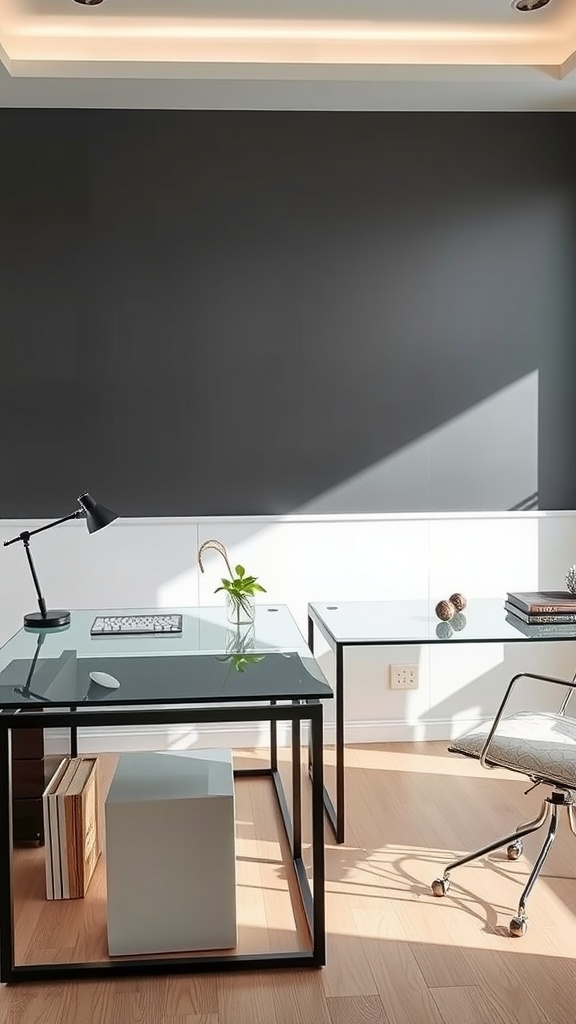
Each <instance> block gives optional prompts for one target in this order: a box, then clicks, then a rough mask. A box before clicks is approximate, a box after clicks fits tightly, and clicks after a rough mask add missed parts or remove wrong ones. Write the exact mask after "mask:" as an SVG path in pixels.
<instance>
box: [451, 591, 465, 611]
mask: <svg viewBox="0 0 576 1024" xmlns="http://www.w3.org/2000/svg"><path fill="white" fill-rule="evenodd" d="M450 602H451V603H452V604H453V605H454V607H455V609H456V611H457V612H463V611H464V609H465V607H466V605H467V604H468V601H467V600H466V598H465V597H464V594H452V595H451V597H450Z"/></svg>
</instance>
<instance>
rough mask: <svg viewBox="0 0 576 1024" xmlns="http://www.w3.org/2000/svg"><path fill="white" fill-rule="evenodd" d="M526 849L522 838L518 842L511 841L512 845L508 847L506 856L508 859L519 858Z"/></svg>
mask: <svg viewBox="0 0 576 1024" xmlns="http://www.w3.org/2000/svg"><path fill="white" fill-rule="evenodd" d="M523 850H524V843H523V842H522V840H521V839H517V840H516V842H514V843H510V846H509V847H508V848H507V849H506V856H507V857H508V860H518V857H521V856H522V853H523Z"/></svg>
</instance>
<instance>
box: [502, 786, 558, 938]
mask: <svg viewBox="0 0 576 1024" xmlns="http://www.w3.org/2000/svg"><path fill="white" fill-rule="evenodd" d="M551 808H552V817H551V818H550V825H549V827H548V835H547V836H546V839H545V840H544V843H543V844H542V849H541V850H540V853H539V854H538V856H537V858H536V861H535V863H534V867H533V868H532V871H531V872H530V875H529V876H528V881H527V882H526V885H525V887H524V891H523V893H522V895H521V897H520V901H519V903H518V913H517V914H516V916H515V917H513V918H512V920H511V921H510V935H514V936H515V937H519V936H521V935H524V933H525V931H526V927H527V918H526V900H527V899H528V897H529V895H530V893H531V892H532V889H533V886H534V882H535V881H536V879H537V878H538V875H539V874H540V871H541V869H542V865H543V864H544V861H545V860H546V857H547V856H548V854H549V853H550V847H551V846H552V843H553V842H554V840H555V838H556V829H557V827H558V804H552V805H551Z"/></svg>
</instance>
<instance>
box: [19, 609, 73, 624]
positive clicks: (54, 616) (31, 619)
mask: <svg viewBox="0 0 576 1024" xmlns="http://www.w3.org/2000/svg"><path fill="white" fill-rule="evenodd" d="M69 622H70V612H67V611H64V609H62V608H49V609H48V611H47V612H46V615H41V614H40V612H30V614H29V615H25V616H24V625H25V626H32V627H33V628H34V629H54V627H55V626H67V625H68V623H69Z"/></svg>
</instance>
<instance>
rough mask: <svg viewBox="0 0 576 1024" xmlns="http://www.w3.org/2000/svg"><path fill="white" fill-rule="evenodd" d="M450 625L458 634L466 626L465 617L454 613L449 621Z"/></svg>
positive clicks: (460, 613) (459, 613)
mask: <svg viewBox="0 0 576 1024" xmlns="http://www.w3.org/2000/svg"><path fill="white" fill-rule="evenodd" d="M450 625H451V626H452V629H455V630H456V631H457V632H458V633H459V632H460V631H461V630H462V629H464V627H465V625H466V616H465V615H463V614H462V612H456V614H455V615H453V616H452V618H451V619H450Z"/></svg>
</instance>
